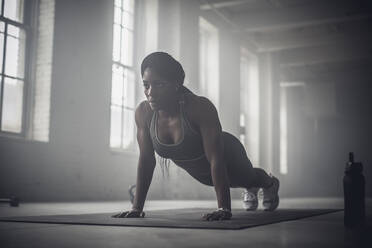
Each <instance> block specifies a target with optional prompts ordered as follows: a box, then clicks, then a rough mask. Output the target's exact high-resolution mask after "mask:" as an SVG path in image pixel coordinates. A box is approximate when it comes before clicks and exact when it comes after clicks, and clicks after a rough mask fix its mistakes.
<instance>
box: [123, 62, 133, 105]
mask: <svg viewBox="0 0 372 248" xmlns="http://www.w3.org/2000/svg"><path fill="white" fill-rule="evenodd" d="M124 73H125V75H124V76H125V78H124V85H125V89H124V106H125V107H128V108H134V96H135V87H134V73H133V71H131V70H128V69H125V71H124Z"/></svg>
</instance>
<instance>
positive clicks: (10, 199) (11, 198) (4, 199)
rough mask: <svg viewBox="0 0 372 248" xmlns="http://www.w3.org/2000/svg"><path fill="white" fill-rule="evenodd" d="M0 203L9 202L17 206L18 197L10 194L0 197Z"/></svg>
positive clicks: (12, 205)
mask: <svg viewBox="0 0 372 248" xmlns="http://www.w3.org/2000/svg"><path fill="white" fill-rule="evenodd" d="M0 203H9V205H10V206H11V207H18V206H19V199H18V198H17V197H15V196H11V197H10V198H0Z"/></svg>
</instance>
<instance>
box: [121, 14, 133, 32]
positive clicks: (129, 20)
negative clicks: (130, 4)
mask: <svg viewBox="0 0 372 248" xmlns="http://www.w3.org/2000/svg"><path fill="white" fill-rule="evenodd" d="M123 25H124V27H126V28H128V29H130V30H133V14H131V13H129V12H127V11H124V12H123Z"/></svg>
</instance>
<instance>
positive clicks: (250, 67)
mask: <svg viewBox="0 0 372 248" xmlns="http://www.w3.org/2000/svg"><path fill="white" fill-rule="evenodd" d="M258 80H259V79H258V63H257V57H256V56H254V55H253V54H251V53H249V52H248V51H247V50H246V49H244V48H242V49H241V57H240V128H241V133H240V141H241V142H242V144H244V146H245V147H246V151H247V154H248V157H249V158H250V160H251V161H252V163H253V165H254V166H257V167H258V166H259V165H260V161H259V147H260V142H259V138H260V123H259V121H260V120H259V118H260V116H259V95H260V94H259V93H260V92H259V81H258Z"/></svg>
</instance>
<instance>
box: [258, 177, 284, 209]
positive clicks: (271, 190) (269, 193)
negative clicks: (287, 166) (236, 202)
mask: <svg viewBox="0 0 372 248" xmlns="http://www.w3.org/2000/svg"><path fill="white" fill-rule="evenodd" d="M271 178H272V180H273V183H272V185H271V186H270V187H268V188H267V189H265V188H263V195H264V196H263V202H262V205H263V207H264V210H265V211H274V210H275V209H276V208H277V207H278V206H279V195H278V192H279V184H280V183H279V180H278V178H276V177H274V176H271Z"/></svg>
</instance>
